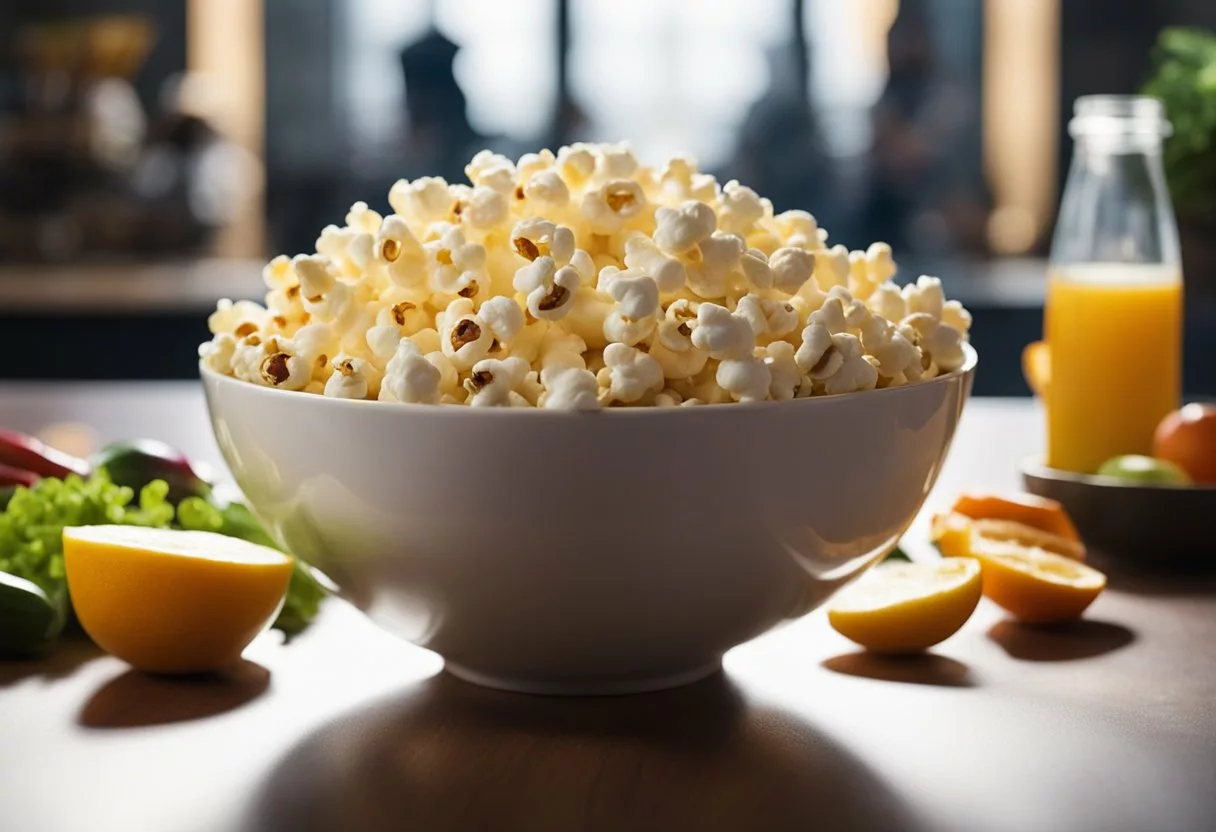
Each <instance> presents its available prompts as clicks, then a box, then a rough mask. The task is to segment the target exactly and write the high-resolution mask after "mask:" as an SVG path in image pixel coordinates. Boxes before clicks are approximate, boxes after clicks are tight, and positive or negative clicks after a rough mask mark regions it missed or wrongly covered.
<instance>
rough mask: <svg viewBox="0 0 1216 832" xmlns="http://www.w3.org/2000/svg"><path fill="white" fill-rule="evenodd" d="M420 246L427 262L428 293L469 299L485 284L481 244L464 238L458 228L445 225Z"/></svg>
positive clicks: (483, 255)
mask: <svg viewBox="0 0 1216 832" xmlns="http://www.w3.org/2000/svg"><path fill="white" fill-rule="evenodd" d="M423 248H424V249H425V251H426V253H427V257H428V259H429V261H430V265H431V280H430V288H431V291H432V292H435V293H437V294H441V295H459V296H460V297H462V298H473V297H476V296H477V295H478V293H479V292H480V291H481V288H482V286H483V285H488V284H489V275H488V274H487V273H486V269H485V267H486V249H485V246H483V245H481V244H480V243H471V242H468V241H466V240H465V236H464V233H463V232H462V231H461V230H460V228H459V227H457V226H452V227H450V228H448V229H447V230H446V231H444V233H443V236H442V237H440V238H439V240H437V241H433V242H430V243H427V244H426V245H425V246H424V247H423Z"/></svg>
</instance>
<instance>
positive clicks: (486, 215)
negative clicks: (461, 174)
mask: <svg viewBox="0 0 1216 832" xmlns="http://www.w3.org/2000/svg"><path fill="white" fill-rule="evenodd" d="M512 179H514V177H512ZM509 216H510V203H508V202H507V198H506V197H505V196H503V195H502V194H501V193H499V192H498V191H496V190H494V189H493V188H488V187H485V186H483V185H478V186H477V187H476V188H474V189H473V192H472V194H470V195H469V197H468V199H467V200H465V201H464V204H463V206H462V208H461V213H460V219H461V221H462V222H465V223H468V225H470V226H472V227H473V228H476V229H479V230H481V231H486V230H489V229H493V228H495V227H497V226H499V225H501V224H502V223H504V222H506V221H507V219H508V218H509Z"/></svg>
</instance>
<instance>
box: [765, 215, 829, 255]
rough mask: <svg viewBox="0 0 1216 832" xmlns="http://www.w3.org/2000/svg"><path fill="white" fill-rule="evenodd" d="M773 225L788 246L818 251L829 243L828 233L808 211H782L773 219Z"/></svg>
mask: <svg viewBox="0 0 1216 832" xmlns="http://www.w3.org/2000/svg"><path fill="white" fill-rule="evenodd" d="M772 225H773V227H774V228H775V229H776V231H777V235H778V236H779V237H780V238H781V239H782V240H784V241H785V244H786V245H787V246H793V247H795V248H802V249H806V250H807V251H818V250H819V249H821V248H823V247H824V243H826V242H827V238H828V235H827V232H825V231H824V230H823V229H821V228H820V227H819V223H818V221H816V219H815V217H814V216H813V215H811V214H809V213H807V212H806V211H798V210H793V211H782V212H781V213H780V214H778V215H777V216H775V217H773V221H772Z"/></svg>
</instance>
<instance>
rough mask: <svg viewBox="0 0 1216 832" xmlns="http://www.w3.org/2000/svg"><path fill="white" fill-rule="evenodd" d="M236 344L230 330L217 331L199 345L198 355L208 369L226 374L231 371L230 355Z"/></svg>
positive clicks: (234, 352)
mask: <svg viewBox="0 0 1216 832" xmlns="http://www.w3.org/2000/svg"><path fill="white" fill-rule="evenodd" d="M236 346H237V340H236V336H234V335H233V334H232V333H231V332H218V333H216V335H215V337H214V338H212V339H211V340H210V341H204V342H203V343H202V344H201V345H199V348H198V357H199V358H200V359H202V362H203V366H204V367H206V368H207V369H208V370H211V371H212V372H215V373H222V374H224V375H227V374H228V373H230V372H231V371H232V357H233V355H235V354H236Z"/></svg>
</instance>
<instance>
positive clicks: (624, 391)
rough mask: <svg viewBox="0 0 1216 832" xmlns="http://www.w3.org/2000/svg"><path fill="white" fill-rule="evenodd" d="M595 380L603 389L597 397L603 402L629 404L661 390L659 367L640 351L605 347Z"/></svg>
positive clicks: (661, 373) (618, 345) (660, 368)
mask: <svg viewBox="0 0 1216 832" xmlns="http://www.w3.org/2000/svg"><path fill="white" fill-rule="evenodd" d="M596 380H597V381H598V382H599V385H600V387H601V388H603V389H602V391H601V394H600V395H601V397H602V398H603V399H604V400H606V401H608V402H623V403H625V404H631V403H633V402H636V401H638V400H639V399H641V398H642V397H643V396H645V395H646V394H647V393H657V392H658V391H659V390H662V389H663V368H662V367H661V366H659V362H657V361H655V360H654V358H652V357H651V356H649V355H647V354H646V353H644V352H642V351H641V350H638V349H634V348H633V347H629V346H626V345H625V344H609V345H608V346H607V347H605V348H604V369H602V370H600V371H599V373H598V374H597V376H596Z"/></svg>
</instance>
